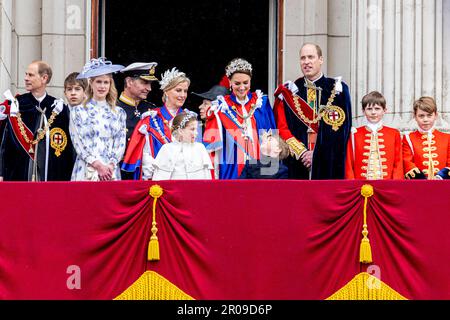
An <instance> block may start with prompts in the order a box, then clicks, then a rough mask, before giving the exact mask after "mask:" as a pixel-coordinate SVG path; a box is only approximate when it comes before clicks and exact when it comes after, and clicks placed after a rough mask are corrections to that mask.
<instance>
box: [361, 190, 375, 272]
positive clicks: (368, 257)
mask: <svg viewBox="0 0 450 320" xmlns="http://www.w3.org/2000/svg"><path fill="white" fill-rule="evenodd" d="M361 195H362V196H363V197H364V212H363V213H364V224H363V231H362V235H363V238H362V240H361V245H360V247H359V262H361V263H372V249H371V248H370V241H369V238H368V237H367V236H368V234H369V230H368V229H367V199H368V198H369V197H371V196H373V187H372V186H371V185H370V184H365V185H363V186H362V187H361Z"/></svg>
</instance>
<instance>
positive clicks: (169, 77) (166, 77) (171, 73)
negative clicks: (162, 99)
mask: <svg viewBox="0 0 450 320" xmlns="http://www.w3.org/2000/svg"><path fill="white" fill-rule="evenodd" d="M178 77H186V74H185V73H184V72H181V71H179V70H178V69H177V68H175V67H174V68H172V70H167V71H166V72H164V73H163V74H162V75H161V81H160V82H159V84H160V86H161V90H163V91H164V89H165V88H167V86H168V85H169V84H170V83H171V82H172V81H173V80H174V79H176V78H178Z"/></svg>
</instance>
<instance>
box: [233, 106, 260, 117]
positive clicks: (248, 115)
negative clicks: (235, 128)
mask: <svg viewBox="0 0 450 320" xmlns="http://www.w3.org/2000/svg"><path fill="white" fill-rule="evenodd" d="M242 108H245V106H243V107H242ZM231 109H233V111H234V112H236V114H237V115H238V116H239V117H240V118H241V119H242V120H244V121H245V120H247V119H248V118H251V117H252V116H253V114H254V113H255V111H256V104H252V106H251V108H250V112H249V113H248V114H247V115H246V116H244V115H243V114H241V113H240V112H239V111H238V110H237V108H236V106H235V105H234V104H232V105H231Z"/></svg>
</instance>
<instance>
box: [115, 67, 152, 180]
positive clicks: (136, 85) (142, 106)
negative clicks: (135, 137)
mask: <svg viewBox="0 0 450 320" xmlns="http://www.w3.org/2000/svg"><path fill="white" fill-rule="evenodd" d="M157 65H158V64H157V63H156V62H150V63H144V62H135V63H132V64H130V65H128V66H127V67H125V68H124V69H123V70H121V71H120V72H121V73H122V74H123V76H124V78H125V79H124V89H123V92H122V93H121V95H120V97H119V100H118V102H117V105H118V106H119V107H122V108H123V109H124V110H125V112H126V113H127V145H128V141H130V137H131V134H132V133H133V130H134V128H135V127H136V124H137V123H138V122H139V120H140V119H141V115H142V114H143V113H144V112H146V111H148V110H149V109H151V108H154V107H155V105H154V104H153V103H151V102H148V101H147V100H146V99H147V95H148V94H149V92H150V91H151V90H152V88H151V82H152V81H157V80H158V78H156V77H155V71H156V70H155V68H156V66H157ZM121 174H122V180H132V179H133V177H132V174H130V173H129V172H126V171H123V170H122V172H121Z"/></svg>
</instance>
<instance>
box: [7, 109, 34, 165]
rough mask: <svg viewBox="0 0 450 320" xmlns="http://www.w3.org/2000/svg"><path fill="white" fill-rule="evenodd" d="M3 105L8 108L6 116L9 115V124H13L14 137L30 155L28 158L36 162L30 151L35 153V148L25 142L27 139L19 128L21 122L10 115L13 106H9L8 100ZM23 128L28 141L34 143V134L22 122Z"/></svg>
mask: <svg viewBox="0 0 450 320" xmlns="http://www.w3.org/2000/svg"><path fill="white" fill-rule="evenodd" d="M3 105H4V106H5V107H6V110H5V114H6V115H8V120H9V123H10V124H11V128H12V132H13V133H14V136H15V137H16V139H17V141H18V142H19V144H20V145H21V146H22V148H23V150H24V151H25V152H26V154H28V156H29V157H30V158H31V160H34V153H30V150H33V151H34V146H33V145H32V144H31V143H29V142H26V141H25V138H24V137H23V136H22V134H21V132H20V128H19V121H18V119H17V117H11V115H10V111H11V110H10V109H11V106H10V105H9V102H8V100H6V101H5V102H4V103H3ZM22 125H23V128H24V130H25V135H26V136H27V138H28V141H33V139H34V134H33V132H32V131H31V130H30V129H29V128H28V127H27V126H26V125H25V123H23V122H22Z"/></svg>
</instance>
